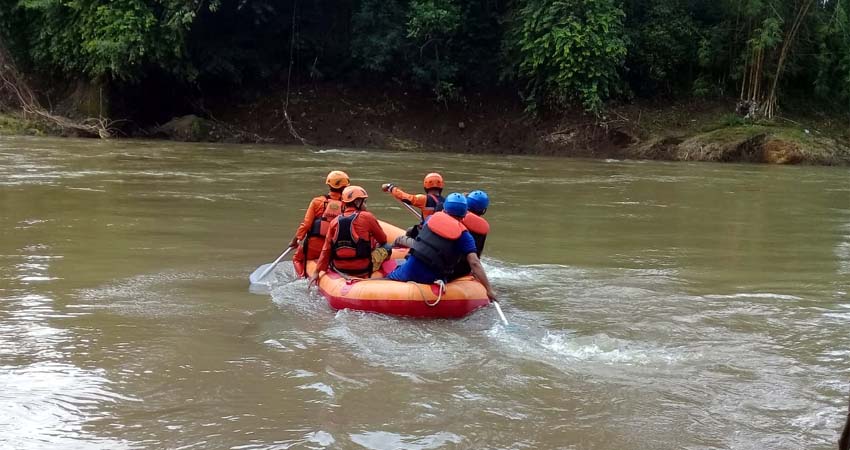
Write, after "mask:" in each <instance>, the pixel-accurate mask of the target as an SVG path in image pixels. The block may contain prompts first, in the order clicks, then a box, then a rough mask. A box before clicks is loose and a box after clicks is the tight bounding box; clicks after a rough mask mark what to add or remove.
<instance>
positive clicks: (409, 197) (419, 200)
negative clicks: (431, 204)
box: [387, 184, 428, 209]
mask: <svg viewBox="0 0 850 450" xmlns="http://www.w3.org/2000/svg"><path fill="white" fill-rule="evenodd" d="M387 192H389V193H390V194H392V195H393V197H395V198H397V199H398V200H401V201H403V202H405V203H407V204H408V205H413V206H415V207H417V208H419V209H422V208H424V207H425V205H426V204H427V203H428V196H426V195H424V194H408V193H407V192H404V191H402V190H401V188H399V187H398V186H394V185H392V184H390V185H389V187H388V190H387Z"/></svg>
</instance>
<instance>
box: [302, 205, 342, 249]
mask: <svg viewBox="0 0 850 450" xmlns="http://www.w3.org/2000/svg"><path fill="white" fill-rule="evenodd" d="M342 210H343V205H342V200H337V199H333V198H331V196H330V195H328V194H325V202H324V203H323V204H322V213H321V215H319V216H318V217H316V218H315V219H314V220H313V224H312V225H311V226H310V229H309V230H307V236H306V238H305V239H304V245H305V249H304V250H305V251H304V255H305V260H306V259H317V258H318V257H319V255H320V254H321V253H322V246H323V245H324V243H325V236H327V234H328V229H329V228H330V227H331V222H333V220H334V218H336V216H338V215H340V214H342Z"/></svg>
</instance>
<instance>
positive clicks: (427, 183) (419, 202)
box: [381, 172, 445, 237]
mask: <svg viewBox="0 0 850 450" xmlns="http://www.w3.org/2000/svg"><path fill="white" fill-rule="evenodd" d="M422 185H423V186H424V188H425V194H408V193H407V192H404V191H402V190H401V189H400V188H399V187H398V186H396V185H394V184H392V183H386V184H383V185H381V190H382V191H384V192H389V193H390V194H392V195H393V197H395V198H397V199H399V200H401V201H403V202H405V203H407V204H408V205H413V206H415V207H417V208H419V210H420V211H421V213H422V214H421V215H422V220H423V221H424V220H425V219H427V218H428V217H429V216H431V214H434V213H435V212H437V211H440V210H442V209H443V202H444V201H445V199H444V198H443V187H444V186H445V183H443V176H442V175H440V174H439V173H436V172H432V173H429V174H428V175H425V179H424V180H422ZM419 227H420V228H421V224H420V225H419ZM418 231H419V229H418V228H416V227H414V228H413V229H411V230H408V236H411V237H416V233H417V232H418Z"/></svg>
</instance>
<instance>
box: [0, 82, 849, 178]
mask: <svg viewBox="0 0 850 450" xmlns="http://www.w3.org/2000/svg"><path fill="white" fill-rule="evenodd" d="M201 104H202V105H203V107H199V108H196V109H197V110H196V111H194V112H195V114H188V115H184V116H179V117H175V118H174V119H173V120H172V121H170V122H168V123H165V124H154V125H152V126H144V125H142V126H136V125H134V126H132V127H127V128H125V129H124V130H122V131H123V133H122V135H124V136H129V137H142V138H162V139H172V140H180V141H209V142H260V143H279V144H307V145H315V146H323V147H329V146H330V147H353V148H383V149H395V150H404V151H429V150H437V151H445V152H457V153H493V154H533V155H555V156H565V157H588V158H619V159H653V160H671V161H718V162H754V163H773V164H813V165H847V164H850V139H848V136H846V135H842V129H841V128H839V127H832V126H830V125H829V122H828V121H827V120H825V119H823V118H811V117H810V118H799V117H795V118H794V119H793V120H792V119H784V118H783V119H778V120H775V121H773V122H771V123H752V122H748V121H745V120H743V119H742V118H740V117H739V116H736V115H735V114H733V113H732V111H733V110H734V107H735V104H734V101H733V100H728V101H716V100H715V101H690V102H669V101H668V102H637V103H634V104H629V105H615V106H612V107H610V108H609V109H608V111H607V113H606V115H605V116H603V117H601V118H597V117H593V116H588V115H586V114H583V113H581V112H579V111H574V112H566V113H559V114H557V115H555V114H550V115H545V116H542V117H537V118H532V117H531V116H529V115H528V114H527V113H526V112H525V111H524V107H523V104H522V103H521V102H520V101H519V100H518V99H515V98H511V97H510V96H507V95H502V94H499V93H488V94H484V93H478V94H473V95H468V96H467V97H466V98H465V100H464V101H463V102H460V103H455V104H441V103H437V102H434V101H433V99H432V98H431V97H430V96H427V95H422V94H421V93H413V92H407V91H404V90H397V91H393V90H376V89H368V88H367V89H364V88H352V87H347V86H341V85H333V86H318V85H317V86H312V87H309V88H303V89H299V90H294V91H292V92H291V93H290V96H289V100H288V103H287V100H286V93H285V90H284V89H272V90H270V91H262V92H254V93H245V92H242V93H240V94H239V97H238V98H234V97H233V96H226V97H224V96H222V97H215V98H205V99H204V101H203V102H202V103H201ZM285 105H286V107H285ZM287 118H288V120H287ZM129 123H138V121H132V122H129ZM0 132H2V133H4V134H57V133H59V134H61V132H60V131H59V130H56V129H45V128H44V127H43V126H38V125H37V124H36V123H34V122H30V121H26V120H22V119H19V118H15V117H14V116H10V115H6V116H4V117H3V118H0Z"/></svg>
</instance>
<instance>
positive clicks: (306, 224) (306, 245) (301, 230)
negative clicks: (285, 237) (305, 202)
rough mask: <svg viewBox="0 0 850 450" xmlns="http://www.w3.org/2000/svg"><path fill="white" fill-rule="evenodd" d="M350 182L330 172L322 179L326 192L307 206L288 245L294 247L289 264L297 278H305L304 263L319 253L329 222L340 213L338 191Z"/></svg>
mask: <svg viewBox="0 0 850 450" xmlns="http://www.w3.org/2000/svg"><path fill="white" fill-rule="evenodd" d="M350 183H351V180H350V179H349V178H348V174H346V173H345V172H343V171H340V170H333V171H331V172H330V173H328V176H327V178H326V179H325V184H327V185H328V188H329V189H330V190H329V192H328V193H327V194H325V195H320V196H318V197H316V198H314V199H313V200H311V201H310V205H309V206H307V212H305V213H304V220H302V221H301V225H298V230H297V231H296V232H295V237H293V238H292V242H290V243H289V246H290V247H295V246H298V250H297V251H296V252H295V256H293V257H292V265H293V266H294V267H295V274H296V275H298V276H299V277H306V276H307V272H306V270H307V269H306V268H307V260H308V259H316V258H318V257H319V254H320V253H321V252H322V245H324V243H325V236H326V235H327V234H328V229H329V228H330V225H331V222H332V221H333V220H334V219H335V218H336V216H338V215H340V214H341V213H342V200H341V197H342V191H343V189H345V188H346V187H347V186H348V185H349V184H350Z"/></svg>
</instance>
